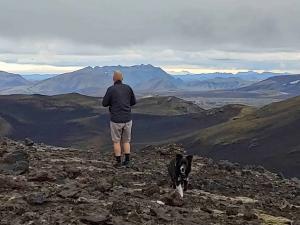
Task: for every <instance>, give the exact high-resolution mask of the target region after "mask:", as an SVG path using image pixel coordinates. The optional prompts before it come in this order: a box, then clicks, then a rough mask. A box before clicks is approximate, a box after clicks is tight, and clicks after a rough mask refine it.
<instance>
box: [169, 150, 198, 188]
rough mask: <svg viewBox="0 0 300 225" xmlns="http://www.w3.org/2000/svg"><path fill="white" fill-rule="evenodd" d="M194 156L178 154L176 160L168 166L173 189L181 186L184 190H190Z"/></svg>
mask: <svg viewBox="0 0 300 225" xmlns="http://www.w3.org/2000/svg"><path fill="white" fill-rule="evenodd" d="M192 160H193V156H192V155H188V156H183V155H182V154H177V155H176V158H175V159H172V160H171V162H170V163H169V165H168V172H169V175H170V177H171V180H172V187H173V188H174V189H175V188H176V187H177V186H179V185H180V184H181V185H182V186H183V190H184V191H186V190H187V188H188V177H189V174H190V172H191V169H192Z"/></svg>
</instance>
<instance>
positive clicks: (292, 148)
mask: <svg viewBox="0 0 300 225" xmlns="http://www.w3.org/2000/svg"><path fill="white" fill-rule="evenodd" d="M299 129H300V97H295V98H292V99H289V100H285V101H282V102H278V103H273V104H270V105H267V106H265V107H263V108H260V109H257V110H254V109H251V110H250V109H248V110H242V111H241V113H240V115H238V116H236V117H235V118H233V119H232V120H230V121H228V122H225V123H222V124H218V125H216V126H212V127H209V128H207V129H204V130H201V131H200V132H198V133H195V134H192V135H190V136H189V137H187V138H186V139H184V140H182V142H184V143H186V144H187V145H188V148H189V150H190V151H191V152H194V153H198V154H203V155H206V156H210V157H213V158H216V159H228V160H231V161H236V162H240V163H243V164H248V163H255V164H259V165H264V166H265V167H266V168H268V169H270V170H273V171H276V172H279V171H281V172H283V174H284V175H287V176H298V177H299V176H300V174H299V171H300V142H299V139H300V133H299Z"/></svg>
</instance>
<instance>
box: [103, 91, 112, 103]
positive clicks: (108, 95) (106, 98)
mask: <svg viewBox="0 0 300 225" xmlns="http://www.w3.org/2000/svg"><path fill="white" fill-rule="evenodd" d="M102 106H104V107H107V106H111V90H110V88H108V89H107V91H106V94H105V95H104V97H103V100H102Z"/></svg>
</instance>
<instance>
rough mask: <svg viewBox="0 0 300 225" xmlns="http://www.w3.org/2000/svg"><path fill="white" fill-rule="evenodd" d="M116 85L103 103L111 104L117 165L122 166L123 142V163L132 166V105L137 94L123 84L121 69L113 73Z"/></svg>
mask: <svg viewBox="0 0 300 225" xmlns="http://www.w3.org/2000/svg"><path fill="white" fill-rule="evenodd" d="M113 81H114V85H113V86H111V87H109V88H108V89H107V91H106V94H105V96H104V97H103V101H102V105H103V106H104V107H107V106H109V111H110V130H111V137H112V141H113V144H114V153H115V157H116V164H115V166H116V167H120V166H122V162H121V153H122V151H121V142H122V144H123V150H124V153H125V160H124V161H123V165H125V166H126V167H129V166H130V140H131V127H132V119H131V106H133V105H135V104H136V99H135V95H134V93H133V91H132V89H131V87H129V86H128V85H126V84H123V83H122V81H123V75H122V73H121V72H120V71H115V72H114V75H113Z"/></svg>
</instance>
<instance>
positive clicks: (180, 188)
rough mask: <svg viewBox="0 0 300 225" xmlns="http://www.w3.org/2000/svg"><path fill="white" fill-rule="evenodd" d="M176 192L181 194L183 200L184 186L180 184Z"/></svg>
mask: <svg viewBox="0 0 300 225" xmlns="http://www.w3.org/2000/svg"><path fill="white" fill-rule="evenodd" d="M176 190H177V191H178V193H179V194H180V196H181V198H183V189H182V185H181V184H179V185H178V186H176Z"/></svg>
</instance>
